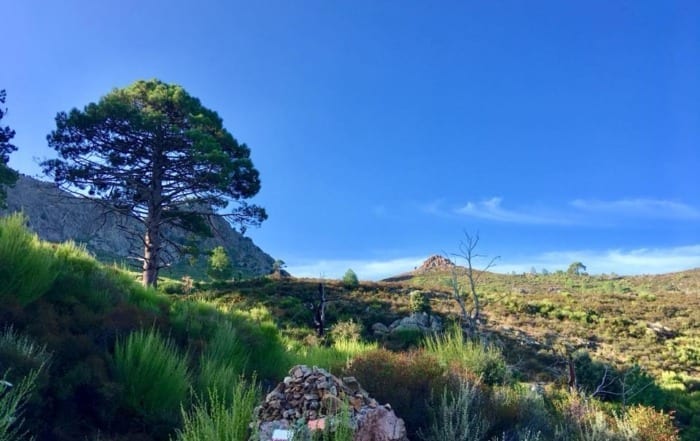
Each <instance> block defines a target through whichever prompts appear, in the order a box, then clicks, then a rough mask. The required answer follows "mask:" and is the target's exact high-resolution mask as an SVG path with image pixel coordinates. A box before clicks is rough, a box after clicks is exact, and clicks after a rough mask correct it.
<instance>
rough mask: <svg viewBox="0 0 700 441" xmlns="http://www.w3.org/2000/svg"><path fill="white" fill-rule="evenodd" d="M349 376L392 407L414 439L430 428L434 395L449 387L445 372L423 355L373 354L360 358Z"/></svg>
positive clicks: (432, 360) (352, 366) (383, 351)
mask: <svg viewBox="0 0 700 441" xmlns="http://www.w3.org/2000/svg"><path fill="white" fill-rule="evenodd" d="M347 374H349V375H353V376H355V377H356V378H357V380H358V381H359V382H360V384H362V387H364V388H365V390H367V391H368V392H369V393H370V395H372V396H373V397H374V398H376V399H377V400H378V401H379V402H381V403H389V404H391V406H392V407H393V408H394V409H395V410H396V413H397V415H398V416H400V417H401V418H403V419H404V421H405V422H406V430H407V431H408V436H409V438H411V439H414V438H415V436H416V433H417V432H418V430H419V429H421V428H426V427H427V426H426V425H427V414H428V403H429V401H430V398H431V395H432V394H433V393H435V394H441V393H442V391H443V389H444V388H445V386H446V384H447V377H446V375H445V369H443V368H442V367H441V366H440V364H439V363H438V362H437V360H436V359H435V357H433V356H432V355H430V354H428V353H426V352H423V351H414V352H409V353H407V352H400V353H395V352H391V351H388V350H386V349H377V350H374V351H370V352H367V353H365V354H362V355H360V356H358V357H357V358H356V359H355V360H354V361H353V362H352V363H351V364H350V366H349V368H348V369H347Z"/></svg>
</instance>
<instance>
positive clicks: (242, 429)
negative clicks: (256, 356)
mask: <svg viewBox="0 0 700 441" xmlns="http://www.w3.org/2000/svg"><path fill="white" fill-rule="evenodd" d="M231 396H232V398H233V399H232V401H231V402H230V403H229V402H227V400H225V399H223V398H222V397H220V396H219V395H218V394H217V392H216V391H215V390H210V391H209V392H208V396H207V399H206V400H199V401H198V402H197V403H196V404H195V405H194V406H193V408H192V411H191V412H186V411H185V410H184V408H183V409H182V410H181V412H182V420H183V424H182V430H177V438H176V439H177V441H247V440H248V439H249V435H250V429H249V424H250V422H251V420H252V419H253V410H254V409H255V406H256V404H257V402H258V399H259V396H260V387H259V386H258V385H257V383H256V382H255V380H253V381H252V382H247V381H243V380H241V381H238V382H236V384H235V385H233V386H232V392H231Z"/></svg>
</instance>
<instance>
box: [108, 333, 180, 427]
mask: <svg viewBox="0 0 700 441" xmlns="http://www.w3.org/2000/svg"><path fill="white" fill-rule="evenodd" d="M114 361H115V365H116V369H117V373H118V375H119V378H120V380H121V381H122V383H123V385H124V402H125V404H126V405H127V406H128V407H129V408H131V409H132V410H134V411H136V412H138V413H141V414H142V415H143V416H145V417H147V418H155V419H162V420H172V419H176V418H177V415H178V410H179V408H180V406H181V404H182V403H183V402H184V401H185V399H186V398H187V393H188V390H189V387H190V377H189V373H188V370H187V361H186V358H185V357H183V356H182V355H181V354H180V353H178V351H177V348H176V347H175V345H174V344H173V343H172V341H170V340H164V339H163V338H162V337H161V336H160V335H158V333H157V332H156V331H155V330H153V329H151V330H148V331H143V330H140V331H135V332H132V333H131V334H130V335H129V336H128V337H127V339H126V340H124V341H121V340H120V341H117V344H116V347H115V350H114Z"/></svg>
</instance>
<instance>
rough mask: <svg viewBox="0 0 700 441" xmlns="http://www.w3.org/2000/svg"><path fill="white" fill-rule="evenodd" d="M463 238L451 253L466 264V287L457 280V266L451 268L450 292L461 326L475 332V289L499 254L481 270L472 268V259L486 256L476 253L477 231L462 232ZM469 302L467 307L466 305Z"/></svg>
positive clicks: (477, 306) (478, 305)
mask: <svg viewBox="0 0 700 441" xmlns="http://www.w3.org/2000/svg"><path fill="white" fill-rule="evenodd" d="M464 236H465V238H464V239H463V240H462V241H461V242H460V243H459V253H455V254H453V256H455V257H459V258H462V259H464V260H465V261H466V263H467V266H466V270H467V283H468V286H467V289H465V288H464V287H463V286H462V285H461V284H460V282H459V277H458V271H457V266H454V267H453V268H452V280H451V285H452V294H453V297H454V299H455V301H456V302H457V304H458V305H459V307H460V310H461V317H460V318H461V320H462V323H463V326H464V327H466V328H467V329H468V330H469V332H471V333H473V334H475V333H476V332H477V331H478V329H477V325H478V322H479V320H480V318H481V296H480V294H479V292H478V290H477V287H478V284H479V279H480V278H481V276H482V275H484V273H485V272H486V271H488V270H489V269H490V268H492V267H493V266H494V265H495V264H496V261H497V260H498V259H499V258H500V256H496V257H493V258H491V259H490V260H489V261H488V263H487V264H486V266H485V267H484V268H483V269H482V270H474V261H475V260H476V259H480V258H486V257H487V256H485V255H482V254H477V252H476V248H477V246H478V245H479V233H478V232H477V233H476V234H475V235H471V234H469V233H468V232H466V231H465V232H464ZM467 304H469V307H468V306H467Z"/></svg>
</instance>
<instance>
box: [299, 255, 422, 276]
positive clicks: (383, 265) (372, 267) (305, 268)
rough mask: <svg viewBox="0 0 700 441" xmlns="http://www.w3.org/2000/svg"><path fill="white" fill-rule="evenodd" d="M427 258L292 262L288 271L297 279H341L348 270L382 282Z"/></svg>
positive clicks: (406, 270)
mask: <svg viewBox="0 0 700 441" xmlns="http://www.w3.org/2000/svg"><path fill="white" fill-rule="evenodd" d="M425 258H426V256H421V257H402V258H397V259H387V260H379V259H373V260H361V259H324V260H318V261H310V262H305V263H294V262H290V263H289V264H288V266H287V271H289V272H290V273H291V274H292V275H293V276H295V277H312V278H315V277H324V278H328V279H340V278H342V277H343V274H345V272H346V271H347V270H348V269H352V270H353V271H354V272H355V273H356V274H357V277H358V278H359V279H360V280H380V279H384V278H387V277H391V276H396V275H398V274H401V273H405V272H408V271H411V270H413V269H414V268H415V267H417V266H419V265H420V264H421V263H422V262H423V261H424V260H425Z"/></svg>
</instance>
